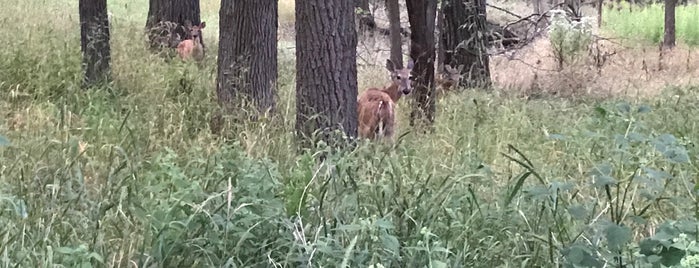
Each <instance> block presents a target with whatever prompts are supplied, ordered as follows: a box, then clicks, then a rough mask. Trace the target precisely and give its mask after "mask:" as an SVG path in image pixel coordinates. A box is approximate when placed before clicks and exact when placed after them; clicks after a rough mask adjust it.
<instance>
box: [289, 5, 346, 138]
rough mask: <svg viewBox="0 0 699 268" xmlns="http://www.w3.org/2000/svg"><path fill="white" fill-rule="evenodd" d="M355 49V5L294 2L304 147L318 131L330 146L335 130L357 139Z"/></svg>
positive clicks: (298, 105)
mask: <svg viewBox="0 0 699 268" xmlns="http://www.w3.org/2000/svg"><path fill="white" fill-rule="evenodd" d="M356 48H357V32H356V30H355V24H354V3H353V2H352V1H346V0H305V1H297V2H296V131H297V134H298V135H299V138H301V139H304V141H307V140H305V139H308V138H311V137H313V136H314V133H315V132H316V131H320V133H319V134H321V135H322V136H321V137H320V138H321V139H322V140H324V141H325V142H327V143H328V144H330V145H331V146H336V145H339V144H337V143H335V142H336V141H337V140H336V139H335V137H333V136H331V133H332V132H334V131H336V130H340V131H341V132H343V133H344V134H345V135H347V136H349V137H356V136H357V59H356V58H357V49H356ZM302 145H303V146H309V145H310V144H309V143H306V142H304V143H302Z"/></svg>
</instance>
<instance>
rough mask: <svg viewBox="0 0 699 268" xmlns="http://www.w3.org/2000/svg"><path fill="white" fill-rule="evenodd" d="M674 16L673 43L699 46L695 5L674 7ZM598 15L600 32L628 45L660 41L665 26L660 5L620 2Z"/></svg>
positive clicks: (698, 9)
mask: <svg viewBox="0 0 699 268" xmlns="http://www.w3.org/2000/svg"><path fill="white" fill-rule="evenodd" d="M675 13H676V14H675V32H676V34H677V41H679V42H683V43H685V44H687V45H689V46H692V47H693V46H697V45H699V25H697V23H696V18H697V16H698V15H699V6H697V5H695V4H690V5H678V6H677V7H676V9H675ZM602 14H603V19H602V21H603V25H602V27H603V29H606V30H610V31H612V32H613V34H615V35H618V36H620V37H623V38H625V39H630V40H631V42H638V41H642V42H646V43H651V44H658V43H659V42H661V41H662V39H663V31H664V25H665V24H664V7H663V4H660V3H653V4H650V5H644V6H642V7H641V6H632V5H630V4H628V3H626V2H622V3H621V8H618V9H617V8H614V9H611V8H607V9H605V10H604V12H603V13H602Z"/></svg>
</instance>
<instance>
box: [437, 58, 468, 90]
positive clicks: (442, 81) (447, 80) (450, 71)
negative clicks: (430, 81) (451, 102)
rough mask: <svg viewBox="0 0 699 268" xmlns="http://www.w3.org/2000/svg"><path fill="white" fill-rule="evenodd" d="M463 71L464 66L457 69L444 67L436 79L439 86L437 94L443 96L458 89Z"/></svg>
mask: <svg viewBox="0 0 699 268" xmlns="http://www.w3.org/2000/svg"><path fill="white" fill-rule="evenodd" d="M463 69H464V66H463V65H459V67H456V68H453V67H451V66H449V65H444V69H443V70H442V72H440V73H438V74H437V75H436V76H435V79H434V80H435V82H436V84H437V93H439V94H443V93H446V92H448V91H452V90H454V89H456V88H458V87H459V82H460V81H461V78H462V76H461V70H463Z"/></svg>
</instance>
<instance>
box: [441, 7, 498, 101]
mask: <svg viewBox="0 0 699 268" xmlns="http://www.w3.org/2000/svg"><path fill="white" fill-rule="evenodd" d="M442 5H443V6H442V11H443V12H444V29H443V30H444V33H443V34H442V45H443V46H444V48H445V50H446V55H445V56H444V64H448V65H451V66H453V67H456V66H458V65H464V67H465V68H463V69H462V71H461V74H462V77H463V79H464V81H462V82H461V83H460V84H461V85H464V86H466V87H475V88H486V87H489V86H490V83H491V81H490V69H489V59H488V54H487V46H488V40H487V35H486V33H485V31H486V16H485V1H484V0H466V1H464V0H448V1H444V2H442Z"/></svg>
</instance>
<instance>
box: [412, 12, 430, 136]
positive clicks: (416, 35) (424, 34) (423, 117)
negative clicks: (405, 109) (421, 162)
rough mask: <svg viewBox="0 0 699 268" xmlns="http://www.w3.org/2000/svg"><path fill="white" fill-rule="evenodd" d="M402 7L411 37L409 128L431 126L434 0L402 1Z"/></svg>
mask: <svg viewBox="0 0 699 268" xmlns="http://www.w3.org/2000/svg"><path fill="white" fill-rule="evenodd" d="M406 4H407V8H408V20H409V21H410V33H411V35H410V57H411V58H412V59H414V60H415V68H414V69H413V73H414V77H415V78H416V79H415V82H416V83H415V89H414V91H413V97H414V99H415V105H414V106H413V110H412V112H411V113H410V125H411V126H416V125H424V126H432V124H433V123H434V118H435V111H436V103H435V84H434V57H435V51H434V50H435V49H434V48H435V45H434V23H435V15H436V12H437V0H427V1H426V0H406ZM430 129H431V128H430Z"/></svg>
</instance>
